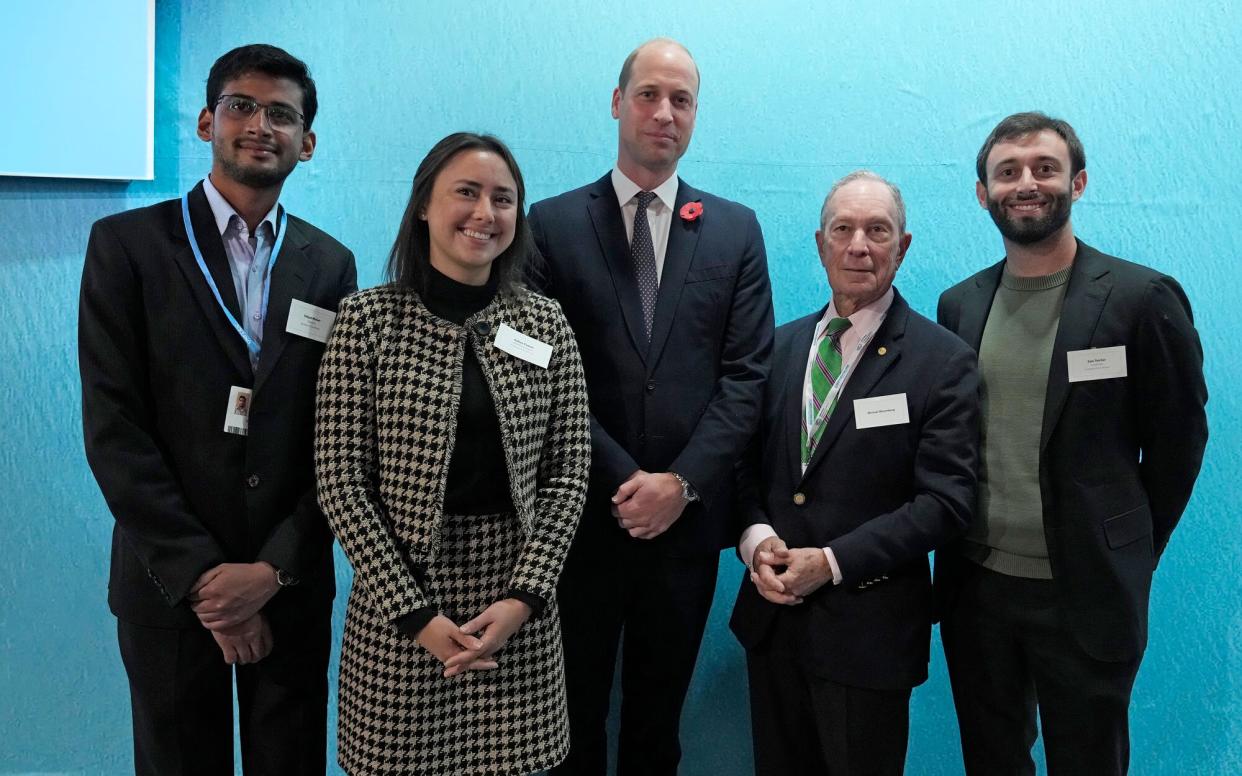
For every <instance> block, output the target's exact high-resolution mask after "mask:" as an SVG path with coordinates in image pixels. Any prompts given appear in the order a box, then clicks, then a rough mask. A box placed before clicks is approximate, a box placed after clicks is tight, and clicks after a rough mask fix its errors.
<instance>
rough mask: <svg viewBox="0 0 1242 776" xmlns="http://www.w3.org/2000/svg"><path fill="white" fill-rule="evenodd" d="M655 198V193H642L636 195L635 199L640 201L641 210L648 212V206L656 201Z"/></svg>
mask: <svg viewBox="0 0 1242 776" xmlns="http://www.w3.org/2000/svg"><path fill="white" fill-rule="evenodd" d="M655 196H656V194H655V192H654V191H640V192H638V193H637V194H635V195H634V199H637V200H638V208H639V210H646V209H647V206H648V205H650V204H651V200H653V199H655Z"/></svg>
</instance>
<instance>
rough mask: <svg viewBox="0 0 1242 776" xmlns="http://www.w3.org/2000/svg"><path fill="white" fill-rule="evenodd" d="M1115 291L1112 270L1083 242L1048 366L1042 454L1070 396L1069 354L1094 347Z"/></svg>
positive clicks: (1079, 244)
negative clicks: (1094, 338) (1098, 326)
mask: <svg viewBox="0 0 1242 776" xmlns="http://www.w3.org/2000/svg"><path fill="white" fill-rule="evenodd" d="M1112 289H1113V286H1112V283H1110V282H1109V280H1108V268H1107V267H1106V266H1105V265H1104V263H1103V261H1101V259H1100V254H1099V253H1098V252H1097V251H1096V250H1095V249H1094V248H1091V247H1090V246H1087V245H1083V244H1082V242H1081V241H1080V242H1079V243H1078V253H1077V255H1076V256H1075V257H1074V264H1073V268H1072V269H1070V276H1069V282H1068V285H1067V286H1066V289H1065V301H1064V302H1062V304H1061V322H1060V323H1059V324H1058V326H1057V337H1056V340H1055V341H1054V342H1053V345H1052V363H1050V364H1049V365H1048V392H1047V394H1046V395H1045V397H1044V423H1043V432H1042V434H1041V435H1040V440H1039V449H1040V450H1041V451H1042V450H1043V449H1044V448H1045V447H1047V446H1048V440H1049V439H1051V438H1052V431H1053V429H1055V428H1056V424H1057V421H1058V420H1059V419H1060V417H1061V410H1062V409H1063V408H1064V407H1065V400H1066V397H1068V396H1069V362H1068V360H1067V358H1066V353H1068V352H1069V351H1071V350H1084V349H1085V348H1087V347H1088V346H1089V345H1090V344H1091V338H1092V337H1093V336H1094V335H1095V327H1096V325H1097V324H1098V323H1099V321H1100V313H1101V312H1102V311H1103V310H1104V302H1105V301H1106V300H1107V299H1108V295H1109V292H1111V291H1112Z"/></svg>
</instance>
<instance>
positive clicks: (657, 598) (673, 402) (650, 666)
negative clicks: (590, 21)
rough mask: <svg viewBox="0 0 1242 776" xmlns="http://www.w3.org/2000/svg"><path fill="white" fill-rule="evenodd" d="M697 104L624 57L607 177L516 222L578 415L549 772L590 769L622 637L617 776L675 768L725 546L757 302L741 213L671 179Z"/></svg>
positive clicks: (745, 214) (654, 47)
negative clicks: (586, 435) (570, 342)
mask: <svg viewBox="0 0 1242 776" xmlns="http://www.w3.org/2000/svg"><path fill="white" fill-rule="evenodd" d="M698 94H699V73H698V68H697V66H696V65H695V63H694V60H693V59H692V58H691V57H690V54H689V52H687V51H686V49H685V48H684V47H683V46H682V45H681V44H679V43H677V42H675V41H671V40H667V39H657V40H653V41H650V42H648V43H645V44H643V45H642V46H639V47H638V48H637V49H635V50H634V52H633V53H631V54H630V56H629V57H628V58H627V59H626V60H625V64H624V65H623V66H622V68H621V76H620V78H619V80H618V84H617V88H616V89H615V90H614V91H613V94H612V116H613V118H614V119H616V120H617V128H618V144H617V164H616V166H615V167H614V168H613V169H612V171H611V172H609V173H608V174H606V175H604V177H603V178H601V179H599V180H598V181H596V182H594V183H591V184H588V185H587V186H584V187H582V188H580V189H575V190H573V191H570V192H567V193H565V194H562V195H560V196H557V197H553V198H552V199H549V200H546V201H543V202H540V203H537V204H536V205H534V206H533V207H532V208H531V212H530V224H531V228H532V229H533V231H534V234H535V239H536V241H537V242H538V244H539V249H540V251H541V252H542V253H543V255H544V257H545V258H546V266H545V267H544V268H543V271H542V273H541V277H539V278H537V280H536V283H537V284H538V285H539V286H540V287H542V288H543V289H544V290H545V291H546V292H547V293H549V294H550V295H551V296H554V297H555V298H557V299H558V300H560V303H561V306H562V307H563V308H564V310H565V314H566V316H568V318H569V322H570V324H571V325H572V326H573V328H574V333H575V334H576V336H577V340H578V346H579V348H580V349H581V351H582V360H583V366H584V368H585V371H586V378H587V387H588V390H589V393H590V402H591V432H592V451H591V454H592V467H591V483H590V490H589V493H588V497H587V506H586V509H585V512H584V514H583V517H582V522H581V525H580V528H579V530H578V534H577V537H576V539H575V542H574V545H573V547H572V549H571V550H570V554H569V558H568V560H567V561H566V564H565V571H564V574H563V575H562V577H561V582H560V586H559V588H558V593H557V595H558V598H559V601H560V607H561V622H562V627H563V631H564V642H565V670H566V679H567V687H568V698H569V715H570V736H571V739H570V741H571V743H570V754H569V757H568V759H567V760H566V762H565V763H564V764H563V765H562V766H561V767H559V768H558V769H556V773H558V774H601V775H602V774H603V773H604V772H605V769H606V756H607V742H606V733H605V724H606V721H607V717H608V702H609V692H610V689H611V686H612V679H613V666H614V664H615V661H616V656H617V649H618V646H619V645H621V642H622V641H623V642H624V644H623V646H621V649H622V667H621V697H622V700H621V720H620V723H621V724H620V741H619V750H620V753H619V757H618V763H617V769H618V773H620V774H642V776H659V775H660V774H674V773H676V770H677V763H678V762H679V761H680V759H681V746H680V743H679V737H678V727H679V723H680V717H681V707H682V702H683V701H684V699H685V694H686V690H687V688H688V686H689V683H690V676H691V674H692V673H693V671H694V664H695V659H696V657H697V655H698V650H699V643H700V641H701V640H702V636H703V629H704V627H705V625H706V622H707V613H708V610H709V608H710V607H711V602H712V594H713V592H714V591H715V586H716V569H717V566H718V563H719V552H720V550H721V548H723V547H725V546H726V545H728V544H730V543H731V542H732V536H731V533H732V531H731V529H730V526H729V513H730V508H731V501H732V468H733V464H734V462H735V461H736V459H737V456H738V455H739V454H740V453H741V451H742V449H743V447H744V445H745V442H746V440H747V438H748V437H749V436H750V434H751V432H752V430H753V428H754V423H755V420H756V418H757V416H758V408H759V397H760V394H761V391H762V387H763V381H764V379H765V377H766V376H767V362H768V355H769V350H770V349H771V344H772V328H773V324H772V299H771V289H770V287H769V283H768V271H767V260H766V256H765V254H764V249H763V236H762V234H761V233H760V230H759V224H758V222H757V221H756V219H755V215H754V213H753V212H751V211H750V210H749V209H747V208H745V207H743V206H741V205H738V204H736V203H734V202H730V201H728V200H725V199H720V198H719V197H715V196H712V195H711V194H708V193H706V192H702V191H699V190H697V189H694V188H693V187H691V186H690V185H689V184H687V183H685V182H684V181H682V180H680V179H679V178H678V177H677V161H678V160H679V159H680V158H681V156H682V154H684V153H685V151H686V148H687V146H689V144H690V136H691V134H692V133H693V131H694V119H695V115H696V113H697V110H698ZM622 634H624V635H622Z"/></svg>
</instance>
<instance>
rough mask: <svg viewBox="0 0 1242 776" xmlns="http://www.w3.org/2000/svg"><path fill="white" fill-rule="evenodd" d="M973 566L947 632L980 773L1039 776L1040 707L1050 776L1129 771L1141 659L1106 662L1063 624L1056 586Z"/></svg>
mask: <svg viewBox="0 0 1242 776" xmlns="http://www.w3.org/2000/svg"><path fill="white" fill-rule="evenodd" d="M968 565H969V566H971V568H970V569H969V570H968V571H967V572H966V577H965V579H964V583H963V586H962V589H961V592H960V594H959V596H958V598H957V600H956V601H955V602H954V604H953V605H952V607H951V608H950V610H949V612H948V613H947V614H946V616H945V618H944V621H943V622H942V623H941V626H940V634H941V640H942V641H943V642H944V651H945V657H946V659H947V661H948V665H949V679H950V682H951V683H952V685H953V702H954V704H955V705H956V707H957V719H958V725H959V727H960V729H961V736H962V754H963V757H964V759H965V763H966V773H967V774H969V775H970V776H976V775H978V776H1033V774H1034V773H1035V763H1034V761H1033V760H1032V759H1031V746H1032V745H1033V744H1034V743H1035V736H1036V735H1037V732H1038V731H1037V729H1036V721H1035V720H1036V709H1037V708H1038V714H1039V721H1040V723H1041V724H1042V727H1043V736H1044V753H1045V756H1046V757H1047V761H1048V773H1049V776H1066V775H1067V774H1082V776H1110V774H1117V775H1120V774H1124V773H1125V772H1126V770H1127V768H1128V767H1129V764H1130V732H1129V716H1128V713H1129V707H1130V691H1131V689H1132V688H1133V687H1134V678H1135V676H1136V675H1137V673H1138V668H1139V660H1137V659H1136V660H1134V661H1132V662H1119V663H1113V662H1106V661H1102V660H1096V659H1094V658H1092V657H1091V656H1090V655H1088V654H1087V653H1086V652H1085V651H1083V649H1082V647H1081V646H1079V644H1078V642H1077V641H1076V640H1075V639H1074V637H1073V635H1072V634H1070V633H1069V632H1068V631H1066V630H1065V628H1064V626H1063V625H1062V624H1061V617H1060V611H1059V607H1058V604H1057V602H1056V589H1055V583H1053V582H1052V581H1050V580H1036V579H1023V578H1020V577H1010V576H1006V575H1004V574H998V573H996V572H993V571H989V570H987V569H985V568H983V567H982V566H977V565H975V564H973V563H972V564H968Z"/></svg>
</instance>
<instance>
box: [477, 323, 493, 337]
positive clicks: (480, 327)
mask: <svg viewBox="0 0 1242 776" xmlns="http://www.w3.org/2000/svg"><path fill="white" fill-rule="evenodd" d="M474 331H475V333H476V334H478V335H479V336H480V337H486V336H487V335H488V334H491V332H492V325H491V324H490V323H488V322H487V321H479V322H478V323H476V324H475V325H474Z"/></svg>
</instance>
